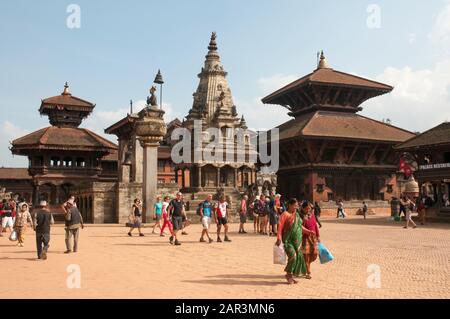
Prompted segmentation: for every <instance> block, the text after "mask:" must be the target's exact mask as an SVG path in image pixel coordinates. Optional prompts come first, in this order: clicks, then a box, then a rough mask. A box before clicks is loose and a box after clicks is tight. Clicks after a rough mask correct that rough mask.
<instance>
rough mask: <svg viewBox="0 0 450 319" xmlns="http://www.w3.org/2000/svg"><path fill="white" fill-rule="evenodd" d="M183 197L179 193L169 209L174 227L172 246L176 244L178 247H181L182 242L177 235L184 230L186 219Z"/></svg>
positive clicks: (171, 239)
mask: <svg viewBox="0 0 450 319" xmlns="http://www.w3.org/2000/svg"><path fill="white" fill-rule="evenodd" d="M182 196H183V194H181V193H180V192H178V193H177V195H176V198H175V199H172V201H171V202H170V204H169V209H168V212H169V216H170V218H171V220H172V225H173V235H172V236H170V239H169V241H170V243H171V244H174V243H175V245H176V246H179V245H181V243H180V241H179V240H178V236H177V234H178V231H180V230H181V229H182V228H183V216H184V217H186V211H185V206H184V202H183V199H182ZM174 240H175V242H174Z"/></svg>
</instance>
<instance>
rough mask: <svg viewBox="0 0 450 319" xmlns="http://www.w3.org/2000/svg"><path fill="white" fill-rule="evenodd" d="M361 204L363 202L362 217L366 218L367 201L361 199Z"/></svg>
mask: <svg viewBox="0 0 450 319" xmlns="http://www.w3.org/2000/svg"><path fill="white" fill-rule="evenodd" d="M362 204H363V207H362V213H363V216H364V219H366V216H367V212H368V210H369V206H368V205H367V203H366V202H365V201H363V202H362Z"/></svg>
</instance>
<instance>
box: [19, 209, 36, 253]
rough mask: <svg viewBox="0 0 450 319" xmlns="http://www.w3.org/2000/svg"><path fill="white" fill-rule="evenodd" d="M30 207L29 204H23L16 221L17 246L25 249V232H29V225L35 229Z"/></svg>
mask: <svg viewBox="0 0 450 319" xmlns="http://www.w3.org/2000/svg"><path fill="white" fill-rule="evenodd" d="M29 209H30V207H29V206H28V204H27V203H21V204H20V205H19V211H18V213H17V216H16V220H15V221H14V230H15V231H16V232H17V242H18V243H17V246H19V247H23V246H24V242H25V232H26V230H27V225H30V226H31V228H34V227H33V219H32V218H31V214H30V210H29Z"/></svg>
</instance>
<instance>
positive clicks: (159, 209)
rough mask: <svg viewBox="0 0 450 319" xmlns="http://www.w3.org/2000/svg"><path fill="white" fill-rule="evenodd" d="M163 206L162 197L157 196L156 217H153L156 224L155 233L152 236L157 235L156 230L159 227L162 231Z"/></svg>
mask: <svg viewBox="0 0 450 319" xmlns="http://www.w3.org/2000/svg"><path fill="white" fill-rule="evenodd" d="M162 206H163V202H162V200H161V196H157V197H156V203H155V205H154V207H153V209H154V215H153V219H154V220H155V224H154V225H153V231H152V234H154V233H155V228H156V227H159V229H161V228H162V227H161V223H162Z"/></svg>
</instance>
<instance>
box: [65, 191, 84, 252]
mask: <svg viewBox="0 0 450 319" xmlns="http://www.w3.org/2000/svg"><path fill="white" fill-rule="evenodd" d="M63 209H64V211H65V215H64V217H65V220H66V228H65V229H66V248H67V250H66V251H65V252H64V253H65V254H70V253H71V252H72V251H73V252H74V253H76V252H77V251H78V237H79V235H80V227H81V228H82V229H83V228H84V224H83V217H82V216H81V213H80V211H79V210H78V208H77V207H76V205H75V201H74V200H73V198H71V199H69V200H68V201H67V202H66V203H65V204H64V205H63ZM72 237H73V250H72V245H71V241H72Z"/></svg>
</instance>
